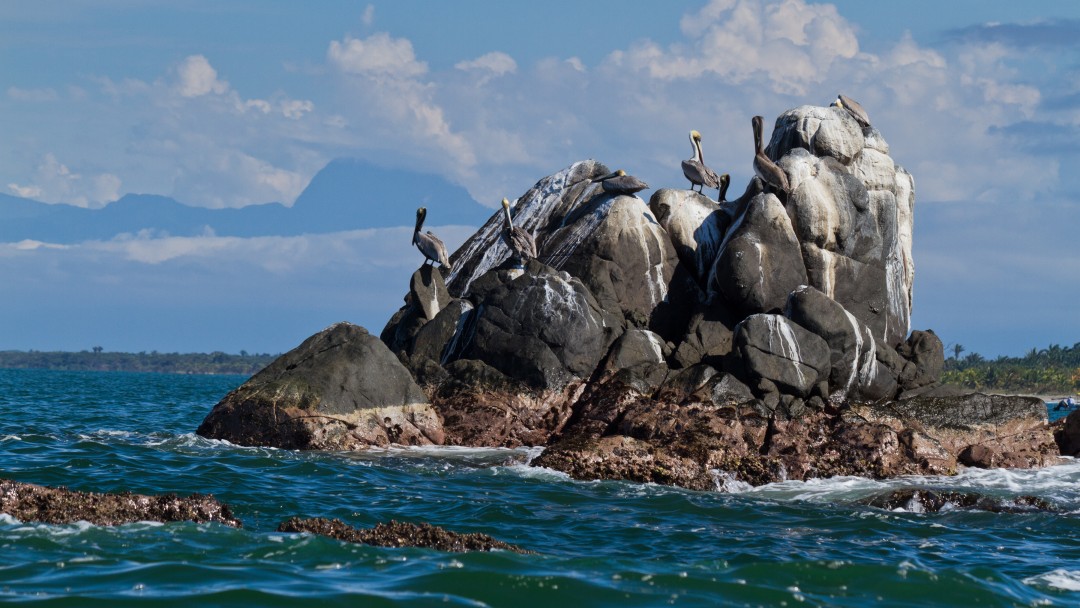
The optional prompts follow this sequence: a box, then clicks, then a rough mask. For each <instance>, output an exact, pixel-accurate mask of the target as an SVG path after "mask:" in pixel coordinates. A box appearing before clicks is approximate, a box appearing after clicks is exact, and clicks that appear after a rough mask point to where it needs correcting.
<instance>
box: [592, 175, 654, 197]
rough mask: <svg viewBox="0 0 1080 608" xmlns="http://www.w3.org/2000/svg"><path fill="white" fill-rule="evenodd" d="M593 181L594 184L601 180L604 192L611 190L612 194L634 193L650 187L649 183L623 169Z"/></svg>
mask: <svg viewBox="0 0 1080 608" xmlns="http://www.w3.org/2000/svg"><path fill="white" fill-rule="evenodd" d="M592 181H593V183H594V184H595V183H596V182H600V185H601V186H603V188H604V192H610V193H611V194H634V193H635V192H641V191H642V190H645V189H646V188H648V187H649V184H646V183H645V182H643V181H641V180H640V179H638V178H636V177H634V176H633V175H627V174H626V171H623V170H622V169H619V170H618V171H615V172H612V173H608V174H607V175H601V176H600V177H596V178H593V180H592Z"/></svg>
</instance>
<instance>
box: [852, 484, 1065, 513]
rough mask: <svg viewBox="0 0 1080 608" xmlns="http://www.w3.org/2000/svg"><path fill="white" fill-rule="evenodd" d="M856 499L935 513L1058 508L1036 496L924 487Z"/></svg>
mask: <svg viewBox="0 0 1080 608" xmlns="http://www.w3.org/2000/svg"><path fill="white" fill-rule="evenodd" d="M859 502H861V503H862V504H864V505H867V506H870V507H876V508H878V509H887V510H889V511H896V510H903V511H910V512H912V513H937V512H939V511H947V510H950V509H963V510H973V511H990V512H991V513H1030V512H1032V511H1048V512H1051V513H1055V512H1057V511H1058V510H1059V509H1057V508H1056V507H1055V506H1054V505H1053V504H1051V503H1050V502H1048V501H1046V500H1044V499H1042V498H1039V497H1037V496H1017V497H1015V498H1001V497H997V496H987V495H985V494H978V493H975V492H955V491H950V490H932V489H924V488H904V489H901V490H893V491H892V492H888V493H886V494H880V495H877V496H871V497H870V498H866V499H863V500H861V501H859Z"/></svg>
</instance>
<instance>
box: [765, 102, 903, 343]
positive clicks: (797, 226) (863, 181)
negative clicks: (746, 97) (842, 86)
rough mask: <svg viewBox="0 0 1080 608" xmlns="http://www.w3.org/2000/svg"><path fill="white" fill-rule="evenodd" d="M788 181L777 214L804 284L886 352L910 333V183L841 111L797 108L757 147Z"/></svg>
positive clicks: (877, 139)
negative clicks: (796, 252) (790, 235)
mask: <svg viewBox="0 0 1080 608" xmlns="http://www.w3.org/2000/svg"><path fill="white" fill-rule="evenodd" d="M766 152H767V153H768V154H769V156H770V157H771V158H774V159H778V160H777V162H778V164H779V165H780V166H781V168H783V169H784V171H785V173H787V175H788V180H789V182H790V184H791V192H790V193H789V195H788V200H787V201H786V205H785V207H786V211H787V214H788V216H789V218H790V219H791V226H792V229H793V231H794V232H795V234H796V236H797V238H798V240H799V243H800V245H801V248H802V258H803V262H804V265H805V269H806V275H807V281H808V284H809V285H812V286H813V287H816V288H817V289H819V290H821V292H823V293H824V294H825V295H827V296H828V297H830V298H832V299H834V300H836V301H837V302H839V303H840V304H841V305H842V306H843V307H844V308H845V309H847V310H848V311H849V312H851V313H852V314H854V315H855V316H856V317H857V318H858V319H859V320H860V321H861V322H863V323H865V324H866V325H867V326H868V327H870V328H871V330H872V331H873V332H874V336H875V337H876V338H877V339H878V340H881V341H882V342H884V343H885V344H886V345H888V346H892V347H895V346H897V345H899V344H900V343H901V342H902V341H903V340H904V339H905V338H906V337H907V334H908V331H909V330H910V320H911V301H912V283H913V282H914V277H915V267H914V263H913V261H912V257H911V235H912V222H913V215H912V213H913V207H914V202H915V187H914V180H913V179H912V177H911V174H909V173H908V172H907V171H905V170H904V169H903V168H902V167H900V166H898V165H896V163H895V162H894V161H893V160H892V158H891V157H890V156H889V155H888V152H889V146H888V144H887V143H886V142H885V139H884V138H883V137H882V136H881V133H879V132H878V131H877V130H875V129H873V128H866V129H863V128H861V127H860V126H859V125H858V123H856V122H855V120H854V119H853V118H851V116H850V115H849V114H848V113H847V112H846V111H844V110H842V109H840V108H834V107H828V108H825V107H816V106H800V107H798V108H795V109H793V110H788V111H787V112H784V113H783V114H781V115H780V117H779V118H777V120H776V127H775V130H774V131H773V134H772V139H771V141H770V143H769V146H768V148H767V150H766Z"/></svg>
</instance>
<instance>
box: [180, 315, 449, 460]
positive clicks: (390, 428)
mask: <svg viewBox="0 0 1080 608" xmlns="http://www.w3.org/2000/svg"><path fill="white" fill-rule="evenodd" d="M196 433H198V434H199V435H201V436H203V437H208V438H211V439H225V440H228V441H231V442H233V443H236V444H238V445H258V446H271V447H278V448H286V449H300V450H348V449H355V448H358V447H365V446H372V445H378V446H387V445H390V444H393V443H396V444H404V445H429V444H441V443H442V439H443V434H442V425H441V424H440V422H439V418H438V416H437V415H436V413H435V411H434V410H433V409H432V408H431V405H430V403H429V402H428V399H427V396H426V395H425V394H424V392H423V391H422V390H420V387H419V386H417V384H416V382H415V381H413V378H412V376H411V375H410V374H409V371H408V370H407V369H405V367H404V366H403V365H402V364H401V362H400V361H398V359H397V357H395V356H394V354H393V353H391V352H390V350H389V349H388V348H387V347H386V345H385V344H383V343H382V342H381V341H380V340H379V339H378V338H376V337H375V336H372V335H371V334H369V333H368V332H367V331H366V330H365V329H364V328H362V327H359V326H357V325H352V324H350V323H338V324H336V325H332V326H330V327H328V328H327V329H325V330H323V331H322V332H319V333H318V334H315V335H314V336H312V337H310V338H308V339H307V340H305V341H304V343H303V344H301V345H300V346H298V347H296V348H295V349H293V350H291V351H289V352H287V353H285V354H284V355H282V356H280V357H278V358H277V359H276V360H274V362H273V363H271V364H270V365H268V366H266V368H265V369H263V370H262V371H260V372H259V373H257V374H255V375H254V376H252V377H251V379H249V380H248V381H247V382H245V383H244V384H243V385H241V386H240V387H239V388H237V389H236V390H234V391H232V392H231V393H229V394H228V395H226V396H225V398H224V399H222V400H221V401H220V402H219V403H218V404H217V405H216V406H214V409H213V410H212V411H211V412H210V414H209V415H208V416H207V417H206V419H205V420H203V422H202V424H201V425H200V426H199V428H198V430H197V431H196Z"/></svg>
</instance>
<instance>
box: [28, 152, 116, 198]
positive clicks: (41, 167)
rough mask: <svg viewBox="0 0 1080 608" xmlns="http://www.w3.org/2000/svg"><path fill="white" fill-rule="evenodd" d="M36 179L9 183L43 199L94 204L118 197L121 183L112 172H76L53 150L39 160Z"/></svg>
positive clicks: (35, 173) (29, 195)
mask: <svg viewBox="0 0 1080 608" xmlns="http://www.w3.org/2000/svg"><path fill="white" fill-rule="evenodd" d="M33 179H34V183H33V184H27V185H21V184H16V183H9V184H8V190H9V191H11V192H12V193H14V194H15V195H16V196H21V197H24V198H32V199H34V200H38V201H41V202H43V203H66V204H69V205H74V206H76V207H94V206H100V205H102V204H104V203H107V202H110V201H113V200H116V199H117V198H118V196H119V194H118V193H119V190H120V185H121V181H120V178H118V177H117V176H115V175H113V174H111V173H102V174H98V175H93V176H88V177H84V176H83V175H81V174H79V173H75V172H73V171H72V170H71V169H69V168H68V166H67V165H65V164H64V163H62V162H60V161H59V160H57V158H56V156H55V155H54V154H52V153H51V152H50V153H48V154H46V155H45V156H44V158H42V159H41V162H40V163H38V165H37V169H36V170H35V172H34V176H33Z"/></svg>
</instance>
